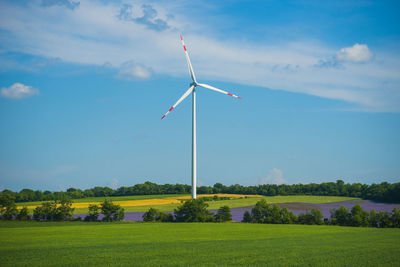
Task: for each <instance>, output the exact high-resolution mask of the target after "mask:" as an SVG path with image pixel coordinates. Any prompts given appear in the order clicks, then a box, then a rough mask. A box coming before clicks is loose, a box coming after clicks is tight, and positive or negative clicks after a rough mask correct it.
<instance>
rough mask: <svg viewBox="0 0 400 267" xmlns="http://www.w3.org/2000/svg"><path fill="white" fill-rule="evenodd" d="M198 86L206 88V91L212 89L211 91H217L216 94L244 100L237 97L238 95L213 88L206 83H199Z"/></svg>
mask: <svg viewBox="0 0 400 267" xmlns="http://www.w3.org/2000/svg"><path fill="white" fill-rule="evenodd" d="M197 85H198V86H201V87H204V88H206V89H210V90H213V91H216V92H218V93H222V94H226V95H230V96H233V97H236V98H239V99H242V98H241V97H240V96H237V95H234V94H231V93H228V92H226V91H224V90H221V89H218V88H215V87H213V86H211V85H208V84H205V83H198V84H197Z"/></svg>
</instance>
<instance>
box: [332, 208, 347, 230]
mask: <svg viewBox="0 0 400 267" xmlns="http://www.w3.org/2000/svg"><path fill="white" fill-rule="evenodd" d="M350 219H351V214H350V212H349V210H348V209H346V208H345V207H343V206H341V207H340V208H339V209H333V210H332V211H331V220H332V224H338V225H342V226H345V225H350V224H351V223H350Z"/></svg>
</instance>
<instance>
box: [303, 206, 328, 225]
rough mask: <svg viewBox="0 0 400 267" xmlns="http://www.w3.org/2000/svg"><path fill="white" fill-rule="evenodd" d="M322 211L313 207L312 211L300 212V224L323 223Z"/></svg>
mask: <svg viewBox="0 0 400 267" xmlns="http://www.w3.org/2000/svg"><path fill="white" fill-rule="evenodd" d="M322 217H323V216H322V213H321V211H320V210H317V209H312V210H311V211H310V212H309V211H307V212H306V213H305V214H304V213H303V214H300V215H299V217H298V223H300V224H310V225H313V224H323V223H324V221H323V220H322Z"/></svg>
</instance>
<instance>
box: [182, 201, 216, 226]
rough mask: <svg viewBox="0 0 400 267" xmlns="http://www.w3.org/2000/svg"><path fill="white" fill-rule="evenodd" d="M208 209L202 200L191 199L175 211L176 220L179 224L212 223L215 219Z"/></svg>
mask: <svg viewBox="0 0 400 267" xmlns="http://www.w3.org/2000/svg"><path fill="white" fill-rule="evenodd" d="M207 207H208V204H207V203H206V202H205V201H204V200H203V199H201V198H198V199H189V200H187V201H185V202H184V203H183V204H182V205H181V206H179V207H178V208H177V209H175V210H174V214H175V219H176V221H177V222H212V221H214V217H213V216H212V213H211V212H210V211H209V210H207Z"/></svg>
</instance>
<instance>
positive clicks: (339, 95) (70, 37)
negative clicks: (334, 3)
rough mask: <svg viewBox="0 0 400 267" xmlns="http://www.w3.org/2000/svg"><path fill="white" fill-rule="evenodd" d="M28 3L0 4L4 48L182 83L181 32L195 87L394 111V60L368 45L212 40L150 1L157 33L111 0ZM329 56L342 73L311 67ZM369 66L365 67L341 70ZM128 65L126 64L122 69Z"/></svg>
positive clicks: (398, 75) (203, 27)
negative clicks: (70, 5)
mask: <svg viewBox="0 0 400 267" xmlns="http://www.w3.org/2000/svg"><path fill="white" fill-rule="evenodd" d="M125 2H128V3H131V5H132V12H133V13H135V11H137V12H139V11H140V10H141V7H142V5H143V4H145V3H144V2H141V1H135V2H134V3H132V1H129V0H127V1H125ZM34 3H35V2H30V3H29V4H28V7H29V8H25V9H24V8H23V6H19V5H12V4H9V3H4V2H0V10H2V16H1V18H0V29H1V30H2V42H3V47H7V48H9V50H11V51H19V52H24V53H29V54H33V55H40V56H44V57H49V58H60V59H61V60H63V61H66V62H73V63H78V64H89V65H98V66H101V65H103V64H104V63H105V62H109V63H110V64H111V66H113V67H114V68H116V69H118V70H119V74H118V75H117V77H118V78H123V79H149V78H150V77H151V75H152V73H158V74H163V75H171V76H184V77H187V75H188V74H187V66H186V61H185V59H184V54H183V51H182V47H181V45H180V43H179V41H180V40H179V33H180V32H183V33H185V35H184V37H185V41H186V46H187V48H188V51H189V54H190V56H191V60H192V64H193V67H194V70H195V72H196V76H197V78H198V79H199V81H202V80H206V79H209V80H210V79H212V80H220V81H230V82H234V83H240V84H245V85H254V86H261V87H266V88H270V89H276V90H285V91H290V92H297V93H304V94H309V95H314V96H319V97H324V98H330V99H338V100H343V101H347V102H351V103H354V106H355V108H357V109H358V110H362V111H395V112H399V111H400V106H399V105H398V103H399V102H400V90H399V88H400V60H399V55H398V54H395V55H393V54H386V53H385V52H383V51H379V50H377V49H375V50H374V60H373V61H371V58H372V52H371V51H370V50H369V48H368V46H367V45H366V44H356V45H354V46H352V47H346V48H343V49H340V50H339V52H337V51H338V48H337V47H331V46H329V45H326V44H321V43H320V42H315V41H302V40H300V41H298V42H296V43H291V42H284V40H279V44H278V43H276V44H274V43H271V42H269V43H263V42H257V43H252V42H251V41H243V39H240V40H237V39H234V36H233V37H232V39H230V40H226V39H225V40H218V39H217V38H215V37H213V36H210V35H209V34H205V33H209V32H213V28H208V29H207V27H210V26H208V24H207V23H203V22H204V21H206V22H207V21H208V19H209V18H207V17H202V19H201V20H200V19H199V20H196V17H192V16H190V12H189V13H188V12H180V11H181V10H180V9H179V5H178V4H177V3H175V4H174V3H170V2H169V3H168V4H167V3H163V4H160V3H152V9H154V10H156V12H157V18H161V19H163V20H164V21H166V22H168V26H169V27H168V28H166V29H164V30H162V31H155V30H153V29H149V27H148V25H145V24H140V23H132V21H125V20H121V19H118V17H117V16H118V15H119V14H120V13H121V8H122V4H121V3H117V2H109V3H104V2H102V1H91V0H87V1H81V3H80V6H79V8H76V9H74V10H73V12H71V11H70V10H67V9H65V8H42V7H40V5H35V4H34ZM183 8H185V7H183ZM153 13H154V12H153ZM171 13H173V14H175V15H174V16H173V17H172V16H170V15H169V14H171ZM185 14H189V15H188V17H185ZM132 16H133V17H135V18H136V17H141V16H143V14H142V15H141V14H132ZM55 17H56V18H57V20H55V19H54V18H55ZM186 33H188V34H186ZM214 35H215V33H214ZM332 57H334V58H335V59H336V60H339V59H340V60H341V61H340V62H339V63H341V64H345V67H343V68H334V67H324V68H316V67H315V66H316V64H318V62H319V61H321V60H322V59H326V58H332ZM367 61H369V64H346V63H351V62H367ZM126 62H131V65H129V64H127V65H126V66H124V64H126ZM328 65H329V64H328ZM118 66H121V68H119V67H118Z"/></svg>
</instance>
